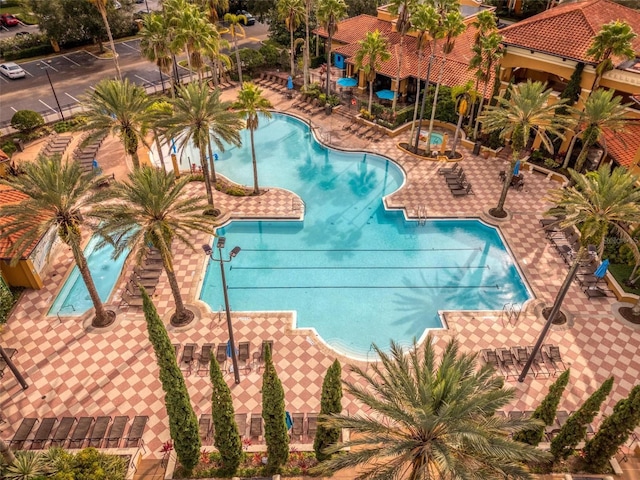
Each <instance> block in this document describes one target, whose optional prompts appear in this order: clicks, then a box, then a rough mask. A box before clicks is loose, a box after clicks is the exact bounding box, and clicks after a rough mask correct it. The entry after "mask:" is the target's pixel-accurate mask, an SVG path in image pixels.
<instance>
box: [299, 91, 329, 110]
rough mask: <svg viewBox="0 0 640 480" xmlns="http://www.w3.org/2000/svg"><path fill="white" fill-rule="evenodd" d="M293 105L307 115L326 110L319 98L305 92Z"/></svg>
mask: <svg viewBox="0 0 640 480" xmlns="http://www.w3.org/2000/svg"><path fill="white" fill-rule="evenodd" d="M292 106H293V108H297V109H298V110H300V111H301V112H302V113H306V114H307V115H316V114H317V113H320V112H324V105H321V104H320V101H319V100H318V99H317V98H313V97H312V96H310V95H307V94H304V93H303V94H302V95H301V96H300V100H298V101H297V102H296V103H294V104H293V105H292Z"/></svg>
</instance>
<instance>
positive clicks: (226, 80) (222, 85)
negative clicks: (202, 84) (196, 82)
mask: <svg viewBox="0 0 640 480" xmlns="http://www.w3.org/2000/svg"><path fill="white" fill-rule="evenodd" d="M236 85H237V84H236V82H234V81H233V80H231V77H230V76H229V75H221V76H220V78H219V79H218V88H219V89H220V90H227V89H229V88H234V87H235V86H236ZM209 86H210V87H211V88H216V84H215V82H214V81H213V80H209Z"/></svg>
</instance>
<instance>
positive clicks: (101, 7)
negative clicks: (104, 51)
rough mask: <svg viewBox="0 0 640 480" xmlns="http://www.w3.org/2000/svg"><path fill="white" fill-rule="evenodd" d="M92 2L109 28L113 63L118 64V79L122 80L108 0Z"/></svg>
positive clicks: (105, 25) (105, 26)
mask: <svg viewBox="0 0 640 480" xmlns="http://www.w3.org/2000/svg"><path fill="white" fill-rule="evenodd" d="M88 1H89V2H91V3H92V4H93V5H95V7H96V8H97V9H98V11H99V12H100V16H101V17H102V21H103V22H104V28H106V29H107V36H108V37H109V46H110V47H111V52H112V53H113V63H114V64H115V66H116V75H117V76H118V80H122V73H121V72H120V65H119V64H118V53H117V52H116V46H115V43H113V35H111V27H110V26H109V19H108V18H107V1H108V0H88Z"/></svg>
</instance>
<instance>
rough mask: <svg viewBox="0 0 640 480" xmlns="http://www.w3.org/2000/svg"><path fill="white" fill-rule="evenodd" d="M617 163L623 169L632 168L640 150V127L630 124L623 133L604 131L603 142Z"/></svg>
mask: <svg viewBox="0 0 640 480" xmlns="http://www.w3.org/2000/svg"><path fill="white" fill-rule="evenodd" d="M600 143H602V144H603V145H604V146H605V147H606V148H607V152H608V153H609V155H611V156H612V157H613V158H614V159H615V161H616V163H618V164H619V165H622V166H623V167H627V168H629V167H631V166H632V165H633V158H634V157H635V155H636V153H637V152H638V150H640V125H638V124H637V123H629V124H628V125H627V126H626V127H625V129H624V130H623V131H621V132H620V131H618V132H613V131H611V130H605V131H604V141H602V140H601V142H600Z"/></svg>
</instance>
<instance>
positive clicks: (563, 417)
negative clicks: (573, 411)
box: [556, 410, 570, 428]
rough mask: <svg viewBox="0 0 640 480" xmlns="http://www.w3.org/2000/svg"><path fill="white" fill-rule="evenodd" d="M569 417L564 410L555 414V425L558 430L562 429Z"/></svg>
mask: <svg viewBox="0 0 640 480" xmlns="http://www.w3.org/2000/svg"><path fill="white" fill-rule="evenodd" d="M569 416H570V415H569V412H567V411H566V410H558V411H557V412H556V423H557V424H558V426H559V427H560V428H562V427H563V426H564V424H565V423H567V420H569Z"/></svg>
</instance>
